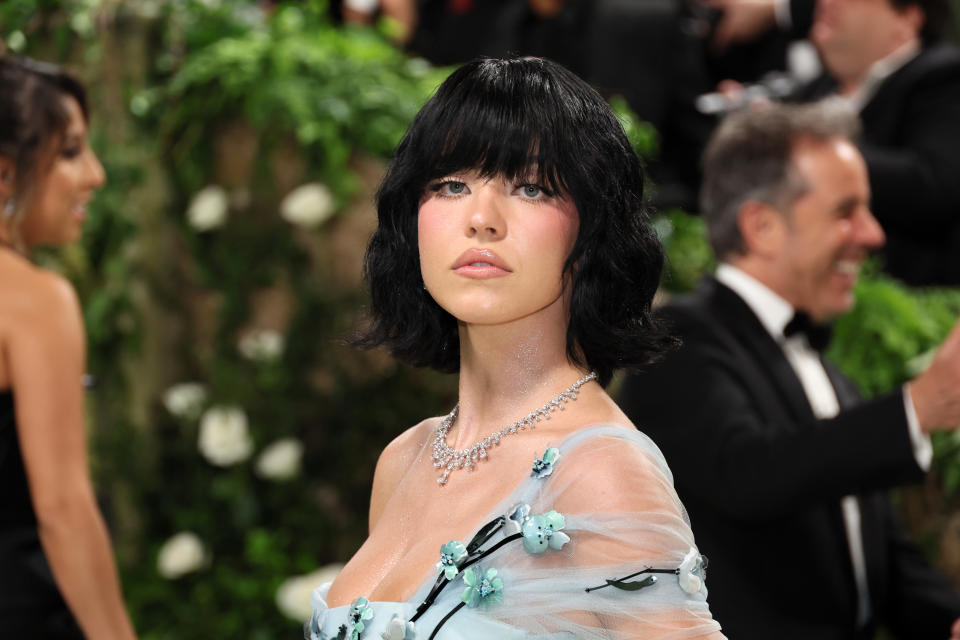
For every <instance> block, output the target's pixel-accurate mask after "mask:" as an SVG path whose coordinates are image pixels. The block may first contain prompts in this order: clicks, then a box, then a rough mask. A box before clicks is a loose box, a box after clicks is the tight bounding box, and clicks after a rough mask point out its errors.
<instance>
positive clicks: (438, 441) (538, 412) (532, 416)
mask: <svg viewBox="0 0 960 640" xmlns="http://www.w3.org/2000/svg"><path fill="white" fill-rule="evenodd" d="M596 379H597V372H596V371H591V372H590V373H588V374H587V375H585V376H583V377H582V378H580V379H579V380H577V381H576V382H574V383H573V384H572V385H570V386H569V387H568V388H567V389H565V390H564V391H561V392H560V393H559V394H558V395H557V397H556V398H554V399H553V400H551V401H550V402H548V403H546V404H545V405H543V406H542V407H540V408H539V409H534V410H533V411H531V412H530V413H528V414H527V415H525V416H523V417H522V418H520V419H519V420H517V421H516V422H514V423H513V424H509V425H507V426H505V427H503V428H502V429H500V430H499V431H495V432H493V433H491V434H490V435H488V436H487V437H486V438H484V439H482V440H480V441H478V442H477V443H475V444H474V445H473V446H472V447H470V448H468V449H460V450H459V451H458V450H457V449H454V448H453V447H451V446H450V445H448V444H447V434H448V433H449V432H450V428H451V427H452V426H453V423H454V422H456V420H457V414H459V413H460V403H459V402H458V403H457V406H455V407H454V408H453V411H451V412H450V413H449V414H447V416H446V417H445V418H444V419H443V420H441V421H440V424H439V425H438V426H437V428H436V430H435V431H434V435H433V455H432V456H431V457H432V458H433V466H434V468H436V469H440V468H441V467H443V474H442V475H441V476H440V477H439V478H437V483H438V484H439V485H440V486H441V487H442V486H443V485H445V484H447V478H449V477H450V472H451V471H453V470H454V469H463V468H464V467H466V468H467V469H470V470H471V471H472V470H473V466H474V465H475V464H477V461H479V460H486V459H487V449H490V448H492V447H494V446H496V445H499V444H500V438H502V437H504V436H508V435H510V434H512V433H516V432H517V431H523V430H524V429H526V428H527V427H529V428H531V429H533V428H534V427H536V426H537V423H538V422H540V421H541V420H549V419H550V414H551V413H552V412H554V411H556V410H557V409H560V410H563V408H564V405H565V404H566V403H568V402H570V401H572V400H576V399H577V392H578V391H580V387H582V386H583V385H585V384H586V383H588V382H590V381H591V380H596Z"/></svg>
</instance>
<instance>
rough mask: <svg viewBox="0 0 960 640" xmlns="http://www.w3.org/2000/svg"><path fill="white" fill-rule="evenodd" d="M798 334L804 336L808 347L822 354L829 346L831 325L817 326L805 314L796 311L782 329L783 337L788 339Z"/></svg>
mask: <svg viewBox="0 0 960 640" xmlns="http://www.w3.org/2000/svg"><path fill="white" fill-rule="evenodd" d="M798 333H802V334H803V335H805V336H806V337H807V342H808V343H809V344H810V346H811V347H812V348H813V349H816V350H817V352H820V353H822V352H823V350H824V349H826V348H827V347H828V346H829V345H830V337H831V336H832V335H833V325H831V324H817V323H815V322H814V321H813V320H812V319H811V318H810V316H809V315H807V314H806V313H805V312H803V311H797V312H796V313H795V314H793V319H792V320H790V322H788V323H787V326H785V327H784V328H783V335H784V337H786V338H789V337H790V336H793V335H796V334H798Z"/></svg>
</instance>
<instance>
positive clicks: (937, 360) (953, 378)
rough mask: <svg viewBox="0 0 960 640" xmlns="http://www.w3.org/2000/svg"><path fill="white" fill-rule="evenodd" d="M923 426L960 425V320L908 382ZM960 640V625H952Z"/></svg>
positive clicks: (932, 428)
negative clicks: (927, 362)
mask: <svg viewBox="0 0 960 640" xmlns="http://www.w3.org/2000/svg"><path fill="white" fill-rule="evenodd" d="M909 390H910V398H911V400H913V407H914V409H915V410H916V412H917V421H918V422H919V423H920V429H921V430H922V431H924V432H925V433H930V432H931V431H937V430H946V429H956V428H960V322H957V324H955V325H954V327H953V330H952V331H950V335H948V336H947V339H946V340H944V341H943V344H941V345H940V348H939V349H937V353H936V355H934V356H933V362H931V363H930V366H929V367H928V368H927V370H926V371H924V372H923V373H921V374H920V375H919V376H917V377H916V378H914V379H913V381H912V382H910V385H909ZM953 633H954V637H956V638H957V640H960V635H958V633H960V627H958V626H957V625H954V626H953Z"/></svg>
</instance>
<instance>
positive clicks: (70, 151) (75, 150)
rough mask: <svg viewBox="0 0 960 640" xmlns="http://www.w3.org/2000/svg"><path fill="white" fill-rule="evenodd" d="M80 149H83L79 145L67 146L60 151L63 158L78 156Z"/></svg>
mask: <svg viewBox="0 0 960 640" xmlns="http://www.w3.org/2000/svg"><path fill="white" fill-rule="evenodd" d="M82 151H83V149H81V148H80V147H67V148H66V149H64V150H63V151H61V152H60V153H61V154H62V155H63V157H64V158H67V159H72V158H76V157H77V156H79V155H80V153H81V152H82Z"/></svg>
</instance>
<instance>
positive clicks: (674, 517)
mask: <svg viewBox="0 0 960 640" xmlns="http://www.w3.org/2000/svg"><path fill="white" fill-rule="evenodd" d="M557 452H558V453H559V458H558V459H556V460H555V461H553V462H552V463H544V464H542V465H541V469H540V472H539V473H538V474H537V475H538V476H539V477H534V478H532V479H531V481H530V482H529V483H527V484H526V485H525V486H524V488H523V490H522V492H521V494H520V499H519V501H518V504H525V505H528V506H529V508H530V509H529V513H528V514H527V515H528V517H527V518H526V520H525V523H524V525H523V534H524V535H523V539H522V544H521V540H517V543H516V544H510V545H504V547H503V549H502V550H501V551H499V552H498V553H496V554H492V555H491V556H490V557H489V558H488V559H486V560H487V562H486V563H485V564H487V565H489V567H491V568H495V569H496V570H497V572H498V576H499V577H500V578H501V580H502V585H503V593H502V598H503V600H502V603H501V605H498V606H496V607H491V608H489V609H488V610H487V611H486V614H487V615H489V616H492V617H495V618H498V619H500V620H501V621H502V622H505V623H507V624H508V625H510V626H513V627H516V628H518V629H523V630H524V631H526V632H527V633H528V634H529V636H530V637H550V638H567V637H570V638H572V637H576V638H616V639H621V638H656V639H657V640H673V639H681V638H683V639H686V638H709V639H711V640H716V639H720V638H723V635H722V634H721V633H720V625H719V624H718V623H717V622H716V621H715V620H713V618H712V616H711V615H710V610H709V607H708V605H707V590H706V586H705V574H706V571H705V568H704V566H703V564H704V563H703V562H702V559H701V556H700V554H699V552H698V551H697V549H696V542H695V540H694V537H693V533H692V532H691V529H690V522H689V520H688V518H687V515H686V512H685V510H684V508H683V505H682V504H681V503H680V500H679V499H678V498H677V494H676V492H675V491H674V488H673V478H672V476H671V474H670V470H669V468H668V467H667V465H666V462H665V461H664V459H663V457H662V455H661V454H660V451H659V450H658V449H657V447H656V446H655V445H654V444H653V443H652V442H651V441H650V440H649V439H648V438H646V436H644V435H643V434H640V433H638V432H636V431H634V430H632V429H626V428H622V427H615V426H611V427H604V428H599V429H588V430H585V431H584V432H582V433H579V434H577V435H575V436H574V437H573V438H571V439H570V440H568V441H566V442H565V443H563V444H562V445H561V446H560V447H559V448H558V450H557ZM549 457H552V456H548V458H549ZM509 510H510V509H508V511H509ZM552 512H556V513H552ZM545 514H548V515H545ZM537 516H541V517H540V518H538V517H537ZM647 569H652V570H654V571H653V572H646V573H640V572H643V571H644V570H647ZM633 574H637V575H633ZM608 581H609V582H608ZM611 583H613V584H611ZM596 587H601V588H596Z"/></svg>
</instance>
